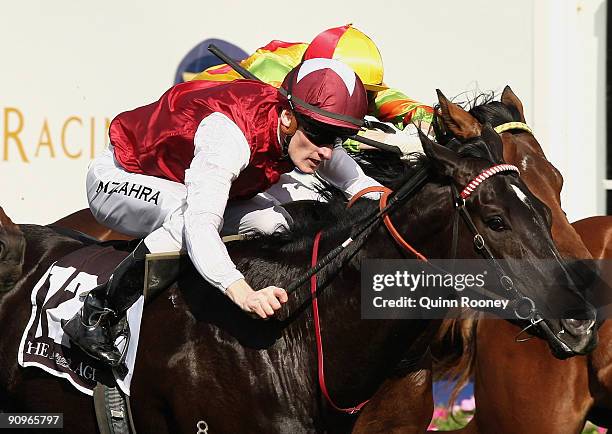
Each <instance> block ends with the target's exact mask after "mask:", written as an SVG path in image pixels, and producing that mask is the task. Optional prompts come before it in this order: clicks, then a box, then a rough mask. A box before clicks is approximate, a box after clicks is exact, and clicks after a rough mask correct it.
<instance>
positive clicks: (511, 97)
mask: <svg viewBox="0 0 612 434" xmlns="http://www.w3.org/2000/svg"><path fill="white" fill-rule="evenodd" d="M501 102H502V103H503V104H504V105H507V106H510V107H514V108H515V109H516V110H517V111H518V112H519V114H520V115H521V122H523V123H525V115H524V113H523V103H522V102H521V100H520V99H519V98H518V96H516V95H515V94H514V92H512V89H510V86H506V87H504V91H503V92H502V96H501Z"/></svg>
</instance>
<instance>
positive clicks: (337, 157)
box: [317, 146, 381, 199]
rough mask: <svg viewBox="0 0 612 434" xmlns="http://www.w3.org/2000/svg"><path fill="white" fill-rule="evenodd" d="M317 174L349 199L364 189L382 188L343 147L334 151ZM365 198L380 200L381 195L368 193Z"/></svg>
mask: <svg viewBox="0 0 612 434" xmlns="http://www.w3.org/2000/svg"><path fill="white" fill-rule="evenodd" d="M317 174H319V175H320V176H321V177H322V178H323V179H325V180H326V181H327V182H329V183H330V184H332V185H333V186H335V187H337V188H339V189H340V190H342V191H343V192H344V194H346V196H347V197H348V198H349V199H350V198H351V197H353V196H354V195H355V194H356V193H358V192H359V191H361V190H363V189H364V188H367V187H374V186H381V184H380V183H379V182H378V181H376V180H374V179H372V178H370V177H369V176H367V175H366V174H365V173H364V172H363V169H361V167H359V165H358V164H357V162H356V161H355V160H353V159H352V158H351V157H350V156H349V155H348V154H347V153H346V151H345V150H344V148H342V147H341V146H338V147H336V148H335V149H334V152H332V157H331V159H329V160H327V161H324V162H322V163H321V166H320V167H319V169H318V170H317ZM365 197H367V198H369V199H378V198H379V197H380V193H368V194H367V195H366V196H365Z"/></svg>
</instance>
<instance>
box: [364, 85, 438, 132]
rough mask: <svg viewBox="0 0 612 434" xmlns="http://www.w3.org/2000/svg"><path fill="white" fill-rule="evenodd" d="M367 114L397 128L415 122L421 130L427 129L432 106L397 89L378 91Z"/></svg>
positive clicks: (402, 127)
mask: <svg viewBox="0 0 612 434" xmlns="http://www.w3.org/2000/svg"><path fill="white" fill-rule="evenodd" d="M369 114H370V115H372V116H374V117H376V118H377V119H379V120H380V121H381V122H390V123H392V124H393V125H395V126H396V127H397V128H399V129H404V127H405V126H406V125H408V124H415V125H417V126H418V127H419V128H421V129H422V130H423V131H425V132H426V131H427V130H428V129H429V125H431V123H432V121H433V108H432V107H430V106H428V105H427V104H423V103H421V102H418V101H416V100H414V99H412V98H409V97H408V96H406V95H405V94H404V93H403V92H400V91H399V90H397V89H386V90H382V91H380V92H378V93H377V94H376V98H375V100H374V102H373V103H372V104H370V110H369Z"/></svg>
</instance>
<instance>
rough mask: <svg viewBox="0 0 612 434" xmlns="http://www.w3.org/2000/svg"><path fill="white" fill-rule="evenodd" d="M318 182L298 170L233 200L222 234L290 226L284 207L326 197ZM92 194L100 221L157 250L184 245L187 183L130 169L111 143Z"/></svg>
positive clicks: (96, 167)
mask: <svg viewBox="0 0 612 434" xmlns="http://www.w3.org/2000/svg"><path fill="white" fill-rule="evenodd" d="M316 182H317V181H316V178H315V177H314V176H312V175H305V174H301V173H299V172H295V171H294V172H291V173H290V174H283V175H282V176H281V179H280V181H279V182H278V183H277V184H275V185H274V186H272V187H271V188H270V189H269V190H268V191H266V192H264V193H260V194H258V195H257V196H255V197H253V198H251V199H248V200H230V201H228V203H227V206H226V208H225V213H224V215H223V220H224V222H223V229H222V235H228V234H236V233H240V234H246V233H250V232H253V231H258V232H262V233H267V234H269V233H273V232H276V231H279V230H285V229H287V228H288V227H289V224H290V222H291V217H290V216H289V214H288V213H287V211H285V209H284V208H283V207H282V206H281V205H282V204H284V203H287V202H290V201H293V200H321V199H320V196H319V194H318V193H317V192H316V191H315V190H314V189H313V185H314V184H315V183H316ZM87 198H88V200H89V206H90V208H91V211H92V213H93V215H94V216H95V218H96V219H97V220H98V221H99V222H101V223H103V224H104V225H105V226H108V227H110V228H112V229H114V230H116V231H119V232H122V233H125V234H128V235H132V236H135V237H146V238H145V243H146V245H147V247H148V248H149V250H151V251H152V252H165V251H173V250H180V249H182V248H183V246H184V228H185V221H184V216H183V213H184V211H185V207H186V203H187V202H186V199H187V188H186V187H185V185H183V184H181V183H178V182H173V181H170V180H167V179H163V178H157V177H154V176H148V175H141V174H136V173H130V172H127V171H125V170H124V169H123V168H122V167H121V166H120V165H119V164H118V163H117V162H116V160H115V158H114V156H113V152H112V148H110V147H109V148H108V149H107V150H105V151H104V152H103V153H102V154H101V155H100V156H98V157H97V158H96V159H95V160H94V161H93V162H92V163H91V165H90V167H89V171H88V173H87Z"/></svg>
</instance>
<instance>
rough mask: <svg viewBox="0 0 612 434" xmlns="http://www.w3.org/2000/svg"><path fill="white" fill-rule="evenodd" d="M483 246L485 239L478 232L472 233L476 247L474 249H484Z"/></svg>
mask: <svg viewBox="0 0 612 434" xmlns="http://www.w3.org/2000/svg"><path fill="white" fill-rule="evenodd" d="M484 246H485V241H484V238H482V235H480V234H476V235H474V247H476V249H478V250H482V249H484Z"/></svg>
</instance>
